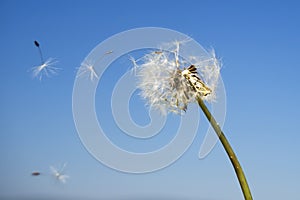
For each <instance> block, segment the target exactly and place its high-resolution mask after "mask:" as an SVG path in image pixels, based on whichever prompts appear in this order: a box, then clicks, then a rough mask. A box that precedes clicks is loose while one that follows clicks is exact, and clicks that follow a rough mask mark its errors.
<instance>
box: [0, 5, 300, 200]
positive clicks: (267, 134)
mask: <svg viewBox="0 0 300 200" xmlns="http://www.w3.org/2000/svg"><path fill="white" fill-rule="evenodd" d="M299 6H300V5H299V3H298V2H297V1H251V2H241V1H181V2H180V1H178V2H175V1H161V2H160V1H156V0H151V1H145V2H142V1H65V0H64V1H14V0H10V1H1V2H0V23H1V31H0V33H1V37H0V44H1V46H0V53H1V59H0V66H1V67H0V74H1V79H0V82H1V84H0V92H1V98H0V102H1V108H0V109H1V111H0V117H1V120H0V150H1V151H0V159H1V164H0V177H1V180H0V198H1V197H11V198H12V199H14V198H16V199H24V198H25V197H28V198H33V197H37V198H39V197H45V198H47V197H52V198H53V197H57V198H58V199H66V198H68V197H69V198H73V197H78V199H88V198H90V199H109V198H111V199H114V198H117V199H121V198H120V197H121V196H122V197H123V198H122V199H126V198H128V199H133V198H135V199H147V198H149V197H152V198H153V197H154V198H156V199H158V198H161V199H175V198H174V197H178V199H209V200H217V199H227V200H229V199H242V194H241V191H240V188H239V185H238V183H237V179H236V177H235V174H234V172H233V169H232V167H231V164H230V163H229V160H228V159H227V157H226V155H225V152H224V150H223V148H222V146H221V145H217V146H216V147H215V148H214V150H213V151H212V152H211V153H210V155H209V156H208V157H206V158H205V159H204V160H199V159H198V158H197V155H198V150H199V145H200V144H201V142H202V140H203V133H201V131H200V132H199V134H198V136H197V137H196V140H195V141H194V143H193V144H192V146H191V148H190V149H189V150H188V151H187V152H186V154H184V156H183V157H182V158H181V159H179V160H178V161H177V162H176V163H174V164H173V165H171V166H170V167H168V168H166V169H164V170H160V171H158V172H155V173H150V174H144V175H132V174H125V173H121V172H117V171H115V170H112V169H110V168H108V167H106V166H104V165H102V164H101V163H99V162H98V161H97V160H95V159H94V158H93V157H92V156H91V155H90V154H89V153H88V152H87V151H86V150H85V148H84V146H83V145H82V143H81V142H80V139H79V137H78V135H77V132H76V129H75V125H74V122H73V116H72V90H73V83H74V80H75V76H76V68H77V67H79V66H80V63H81V62H82V61H83V59H84V58H85V57H86V56H87V54H88V53H89V52H90V51H91V50H92V49H93V48H94V47H95V46H96V45H98V44H99V43H100V42H101V41H103V40H105V39H106V38H108V37H110V36H111V35H113V34H116V33H119V32H122V31H125V30H128V29H132V28H138V27H146V26H156V27H164V28H170V29H173V30H177V31H180V32H182V33H184V34H187V35H189V36H191V37H193V38H194V39H195V40H197V41H198V42H199V43H200V44H202V45H203V46H204V47H206V48H209V47H211V46H213V47H214V48H215V50H216V52H217V54H218V55H219V56H220V57H222V60H223V64H224V66H223V69H222V78H223V81H224V84H225V87H226V92H227V117H226V123H225V126H224V131H225V133H226V135H227V136H228V139H229V140H230V142H231V144H232V145H233V147H234V149H235V150H236V152H237V154H238V157H239V158H240V161H241V163H242V166H243V167H244V170H245V173H246V175H247V177H248V181H249V185H250V187H251V189H252V193H253V197H254V199H278V200H279V199H295V198H297V197H299V179H300V173H299V168H300V160H299V152H300V145H299V141H300V134H299V128H298V127H299V122H300V121H299V119H300V118H299V115H300V108H299V102H300V94H299V93H298V92H299V91H300V90H299V89H300V86H299V83H298V81H297V80H298V77H299V74H300V65H299V59H298V57H299V52H300V39H299V35H300V13H299ZM34 40H38V41H39V42H40V44H41V47H42V50H43V54H44V56H45V57H55V58H57V59H58V60H59V63H58V65H57V66H58V67H60V68H62V69H63V70H62V71H61V72H60V73H59V75H58V76H54V77H51V78H45V79H43V80H42V81H38V80H36V79H32V78H31V76H30V73H29V72H28V70H29V69H30V68H31V67H33V66H35V65H37V64H39V62H40V60H39V55H38V50H37V49H36V47H35V46H34V45H33V41H34ZM98 95H99V94H98ZM137 118H138V116H137ZM107 123H108V124H109V123H110V122H107ZM206 126H207V125H206ZM108 128H109V127H108ZM118 142H120V143H122V141H118ZM125 145H126V144H125ZM65 161H66V162H67V163H68V166H67V169H66V173H67V174H69V175H70V176H71V178H70V179H69V180H68V182H67V184H65V185H61V184H57V183H56V182H55V181H53V180H52V179H51V177H49V176H48V175H44V176H40V177H32V176H30V174H31V172H32V171H34V170H38V171H41V172H42V173H45V174H47V173H49V166H50V165H55V166H56V165H60V164H63V163H64V162H65ZM19 197H24V198H19Z"/></svg>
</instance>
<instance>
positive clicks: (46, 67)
mask: <svg viewBox="0 0 300 200" xmlns="http://www.w3.org/2000/svg"><path fill="white" fill-rule="evenodd" d="M34 44H35V46H36V47H37V48H38V49H39V54H40V58H41V64H40V65H38V66H35V67H33V68H31V71H32V76H33V77H37V78H38V79H39V80H42V77H43V76H47V77H50V75H56V74H57V73H58V71H59V68H57V67H54V66H55V64H56V63H57V62H58V61H57V60H56V59H53V58H48V59H47V60H46V61H44V58H43V54H42V50H41V48H40V44H39V43H38V42H37V41H34Z"/></svg>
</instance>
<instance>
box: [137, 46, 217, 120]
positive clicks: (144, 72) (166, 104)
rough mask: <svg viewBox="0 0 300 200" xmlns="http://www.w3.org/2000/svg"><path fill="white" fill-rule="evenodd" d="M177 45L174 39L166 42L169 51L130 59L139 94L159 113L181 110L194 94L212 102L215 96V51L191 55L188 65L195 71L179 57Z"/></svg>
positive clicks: (183, 110)
mask: <svg viewBox="0 0 300 200" xmlns="http://www.w3.org/2000/svg"><path fill="white" fill-rule="evenodd" d="M180 44H181V43H180V42H178V41H176V42H174V43H172V44H171V45H170V48H169V50H170V51H166V50H160V51H154V52H152V53H148V54H146V55H145V56H143V57H142V58H140V59H138V60H139V62H137V60H134V62H133V64H134V68H135V70H136V75H137V78H138V83H137V88H139V89H140V90H141V91H140V96H141V97H142V98H143V99H145V100H146V102H147V103H146V104H147V105H148V106H149V107H151V108H154V109H157V110H160V111H161V113H162V114H163V115H165V114H167V113H168V112H173V113H177V114H182V113H184V112H185V111H186V110H187V106H188V104H189V103H192V102H196V97H200V98H202V99H203V100H206V101H212V100H214V99H215V96H216V94H215V89H216V87H217V82H218V79H219V74H220V64H219V62H218V60H217V59H216V58H215V54H210V55H211V56H210V58H209V59H207V60H203V58H201V59H200V58H197V57H196V56H192V59H191V61H192V62H193V63H192V64H193V65H191V64H189V65H191V66H194V67H195V68H194V70H195V71H194V72H193V73H191V68H187V67H188V66H189V65H188V63H189V62H187V61H186V60H184V59H183V58H181V57H180V54H179V53H180ZM132 60H133V59H132ZM196 76H197V77H196ZM198 76H199V77H198Z"/></svg>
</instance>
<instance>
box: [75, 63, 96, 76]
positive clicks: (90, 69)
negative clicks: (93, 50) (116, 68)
mask: <svg viewBox="0 0 300 200" xmlns="http://www.w3.org/2000/svg"><path fill="white" fill-rule="evenodd" d="M86 74H87V75H88V76H89V79H90V80H91V81H94V79H98V78H99V76H98V74H97V73H96V71H95V69H94V65H93V64H91V63H90V62H83V63H82V64H81V66H80V68H79V72H78V74H77V78H79V77H81V76H84V75H86Z"/></svg>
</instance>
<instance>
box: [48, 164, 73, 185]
mask: <svg viewBox="0 0 300 200" xmlns="http://www.w3.org/2000/svg"><path fill="white" fill-rule="evenodd" d="M66 165H67V164H66V163H65V164H64V165H63V167H62V168H61V169H60V170H57V169H56V168H54V167H53V166H50V170H51V172H52V175H53V176H54V177H55V179H56V180H58V181H60V182H62V183H66V181H67V179H68V178H70V177H69V176H68V175H66V174H64V169H65V167H66Z"/></svg>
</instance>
